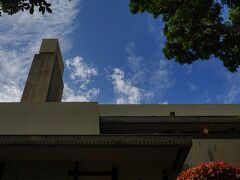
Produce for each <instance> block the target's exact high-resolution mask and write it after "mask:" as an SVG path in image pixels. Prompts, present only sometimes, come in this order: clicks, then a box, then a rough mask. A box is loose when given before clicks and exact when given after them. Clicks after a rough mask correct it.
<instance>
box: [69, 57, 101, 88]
mask: <svg viewBox="0 0 240 180" xmlns="http://www.w3.org/2000/svg"><path fill="white" fill-rule="evenodd" d="M66 67H67V68H68V70H69V71H70V78H71V79H72V80H75V81H77V82H79V83H80V84H81V88H86V86H87V84H88V83H89V82H90V79H91V77H92V76H96V75H97V69H96V68H94V67H93V66H91V65H88V64H86V63H85V62H84V61H83V58H82V57H79V56H76V57H74V58H72V59H67V60H66Z"/></svg>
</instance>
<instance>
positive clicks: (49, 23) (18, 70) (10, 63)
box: [0, 0, 80, 101]
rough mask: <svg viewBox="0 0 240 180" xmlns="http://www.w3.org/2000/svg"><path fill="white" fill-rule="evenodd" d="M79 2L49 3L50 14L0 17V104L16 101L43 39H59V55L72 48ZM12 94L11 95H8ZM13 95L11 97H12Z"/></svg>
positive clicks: (25, 13) (22, 14)
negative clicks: (71, 36)
mask: <svg viewBox="0 0 240 180" xmlns="http://www.w3.org/2000/svg"><path fill="white" fill-rule="evenodd" d="M79 2H80V1H71V2H69V1H66V0H52V1H51V3H52V10H53V13H52V14H48V13H46V14H45V15H41V14H40V13H38V12H37V9H36V12H35V13H34V15H30V14H29V13H28V12H24V13H22V12H20V13H18V14H15V15H13V16H8V15H3V16H2V17H0V27H1V29H0V42H1V44H0V58H1V61H0V101H19V100H20V98H21V97H20V96H21V94H22V93H21V92H22V90H23V87H24V84H25V81H26V77H27V74H28V71H29V68H30V64H31V62H32V59H33V56H34V53H37V52H38V50H39V48H40V43H41V40H42V39H43V38H58V39H59V41H60V45H61V49H62V52H66V51H68V50H69V49H70V48H71V39H70V38H69V34H70V32H72V31H73V30H74V29H75V27H76V25H75V24H74V21H73V20H74V18H75V16H76V15H77V13H78V12H79ZM8 90H12V92H10V91H8ZM13 95H14V97H13Z"/></svg>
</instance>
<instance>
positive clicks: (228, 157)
mask: <svg viewBox="0 0 240 180" xmlns="http://www.w3.org/2000/svg"><path fill="white" fill-rule="evenodd" d="M192 142H193V145H192V148H191V150H190V153H189V154H188V157H187V159H186V161H185V164H184V169H186V168H188V167H191V166H195V165H197V164H199V163H201V162H210V161H225V162H228V163H230V164H233V165H236V166H240V139H193V140H192Z"/></svg>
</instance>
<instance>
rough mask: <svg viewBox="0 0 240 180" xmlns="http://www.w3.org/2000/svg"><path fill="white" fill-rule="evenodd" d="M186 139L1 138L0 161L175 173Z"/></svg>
mask: <svg viewBox="0 0 240 180" xmlns="http://www.w3.org/2000/svg"><path fill="white" fill-rule="evenodd" d="M191 146H192V142H191V140H190V139H188V138H182V137H181V138H180V137H173V136H164V137H162V136H157V135H57V136H55V135H49V136H47V135H41V136H37V135H34V136H31V135H18V136H14V135H1V136H0V147H1V148H0V160H71V161H76V160H78V161H79V162H80V163H99V162H101V163H106V164H113V165H116V166H124V164H125V165H126V164H128V165H131V164H132V165H134V166H144V167H145V166H146V164H148V165H149V166H152V167H161V168H165V169H169V170H172V171H175V172H176V171H179V170H180V169H181V167H182V165H183V163H184V161H185V159H186V157H187V155H188V152H189V151H190V148H191Z"/></svg>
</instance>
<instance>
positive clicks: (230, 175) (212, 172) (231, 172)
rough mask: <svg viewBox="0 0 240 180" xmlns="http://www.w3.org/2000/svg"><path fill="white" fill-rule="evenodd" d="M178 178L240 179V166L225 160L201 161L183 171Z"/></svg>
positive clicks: (204, 179)
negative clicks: (234, 165)
mask: <svg viewBox="0 0 240 180" xmlns="http://www.w3.org/2000/svg"><path fill="white" fill-rule="evenodd" d="M177 180H240V168H239V167H233V166H232V165H230V164H227V163H225V162H223V161H221V162H208V163H201V164H199V165H197V166H195V167H192V168H189V169H187V170H185V171H182V172H181V173H180V174H179V176H178V178H177Z"/></svg>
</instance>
